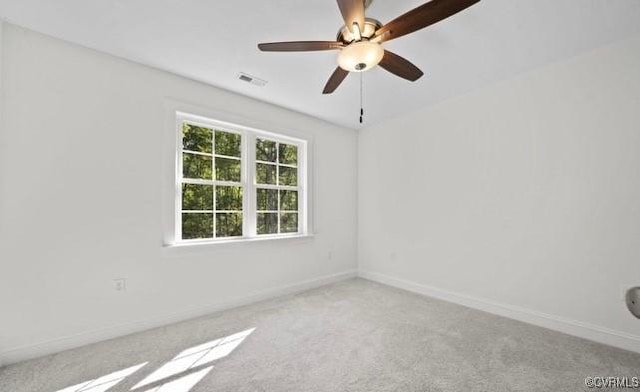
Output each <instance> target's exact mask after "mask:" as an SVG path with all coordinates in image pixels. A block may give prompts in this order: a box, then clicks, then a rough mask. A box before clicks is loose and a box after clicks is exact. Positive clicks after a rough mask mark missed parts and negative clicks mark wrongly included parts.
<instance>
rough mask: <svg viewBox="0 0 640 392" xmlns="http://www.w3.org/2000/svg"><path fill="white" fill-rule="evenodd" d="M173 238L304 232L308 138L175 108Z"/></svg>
mask: <svg viewBox="0 0 640 392" xmlns="http://www.w3.org/2000/svg"><path fill="white" fill-rule="evenodd" d="M178 130H179V142H180V145H179V157H178V158H179V159H178V171H177V175H178V184H177V185H178V188H177V197H178V200H177V201H176V230H175V236H174V238H175V241H176V242H185V243H189V242H215V241H218V240H234V239H236V240H237V239H250V238H254V237H269V236H276V237H278V236H289V235H296V234H304V233H306V202H303V201H304V197H305V195H306V189H305V185H306V182H305V181H306V180H305V173H304V172H303V169H304V167H306V166H305V162H306V142H304V141H302V140H298V139H293V138H290V137H287V136H281V135H276V134H271V133H267V132H263V131H259V130H255V129H251V128H246V127H242V126H235V125H231V124H226V123H219V122H217V121H214V120H208V119H203V118H201V117H197V116H190V115H186V114H181V113H179V114H178Z"/></svg>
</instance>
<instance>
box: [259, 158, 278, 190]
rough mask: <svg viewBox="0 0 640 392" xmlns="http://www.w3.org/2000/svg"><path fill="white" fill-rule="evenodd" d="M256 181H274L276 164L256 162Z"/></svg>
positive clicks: (265, 182)
mask: <svg viewBox="0 0 640 392" xmlns="http://www.w3.org/2000/svg"><path fill="white" fill-rule="evenodd" d="M256 182H257V183H258V184H274V185H275V183H276V165H269V164H267V163H256Z"/></svg>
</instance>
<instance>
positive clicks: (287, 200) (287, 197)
mask: <svg viewBox="0 0 640 392" xmlns="http://www.w3.org/2000/svg"><path fill="white" fill-rule="evenodd" d="M280 210H282V211H298V191H280Z"/></svg>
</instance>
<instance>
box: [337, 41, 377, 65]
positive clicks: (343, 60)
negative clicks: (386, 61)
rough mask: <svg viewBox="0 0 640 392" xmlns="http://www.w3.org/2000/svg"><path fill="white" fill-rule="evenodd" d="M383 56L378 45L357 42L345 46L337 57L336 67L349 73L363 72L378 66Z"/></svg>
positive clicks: (368, 42)
mask: <svg viewBox="0 0 640 392" xmlns="http://www.w3.org/2000/svg"><path fill="white" fill-rule="evenodd" d="M383 56H384V49H382V46H380V44H377V43H375V42H370V41H358V42H354V43H352V44H349V45H347V46H345V47H344V48H343V49H342V50H341V51H340V54H339V55H338V65H339V66H340V68H342V69H344V70H345V71H349V72H364V71H368V70H370V69H371V68H373V67H375V66H376V65H378V63H379V62H380V61H381V60H382V57H383Z"/></svg>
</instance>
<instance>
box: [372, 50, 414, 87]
mask: <svg viewBox="0 0 640 392" xmlns="http://www.w3.org/2000/svg"><path fill="white" fill-rule="evenodd" d="M378 65H379V66H381V67H382V68H384V69H386V70H387V71H389V72H391V73H392V74H394V75H397V76H400V77H401V78H403V79H407V80H410V81H412V82H415V81H416V80H418V79H420V77H421V76H422V75H424V73H423V72H422V71H420V68H418V67H416V66H415V65H413V64H412V63H411V62H409V60H407V59H405V58H403V57H400V56H398V55H397V54H395V53H391V52H389V51H388V50H385V51H384V57H382V60H381V61H380V64H378Z"/></svg>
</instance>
